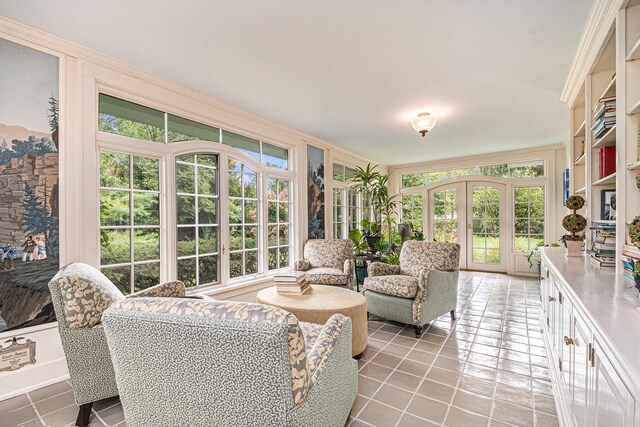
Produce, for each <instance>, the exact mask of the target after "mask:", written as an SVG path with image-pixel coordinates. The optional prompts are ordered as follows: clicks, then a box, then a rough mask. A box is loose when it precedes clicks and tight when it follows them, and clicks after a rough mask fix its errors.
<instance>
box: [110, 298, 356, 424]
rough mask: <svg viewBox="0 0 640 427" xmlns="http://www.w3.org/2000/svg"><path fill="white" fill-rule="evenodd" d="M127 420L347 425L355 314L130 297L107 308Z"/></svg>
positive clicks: (351, 395)
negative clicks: (307, 316)
mask: <svg viewBox="0 0 640 427" xmlns="http://www.w3.org/2000/svg"><path fill="white" fill-rule="evenodd" d="M103 318H104V328H105V332H106V336H107V342H108V344H109V348H110V349H111V356H112V358H113V366H114V369H115V375H116V381H117V383H118V390H120V399H121V401H122V406H123V408H124V416H125V421H126V423H127V425H128V426H130V427H136V426H157V427H162V426H179V425H180V426H182V425H191V426H204V425H207V426H240V425H242V426H311V425H313V426H341V425H344V424H345V422H346V421H347V418H348V416H349V412H350V410H351V407H352V405H353V402H354V400H355V397H356V393H357V382H358V372H357V371H358V369H357V363H356V361H355V360H353V359H352V357H351V319H350V318H348V317H345V316H343V315H341V314H335V315H333V316H332V317H331V318H330V319H329V320H328V321H327V322H326V323H325V324H324V325H314V324H308V323H303V322H298V319H297V318H296V317H295V316H294V315H293V314H291V313H289V312H287V311H285V310H282V309H280V308H277V307H272V306H269V305H263V304H252V303H246V302H234V301H215V300H208V301H195V300H191V301H190V300H185V299H176V298H163V299H158V298H137V299H127V300H122V301H120V302H117V303H116V304H114V305H112V306H111V307H110V308H109V309H108V310H107V311H106V312H105V313H104V316H103Z"/></svg>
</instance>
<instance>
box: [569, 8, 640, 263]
mask: <svg viewBox="0 0 640 427" xmlns="http://www.w3.org/2000/svg"><path fill="white" fill-rule="evenodd" d="M618 4H619V5H620V8H621V9H620V10H619V11H617V13H613V12H612V13H607V14H605V15H606V17H605V16H604V15H603V17H601V21H600V22H599V23H598V24H597V25H599V27H598V28H600V30H599V31H600V33H599V34H602V36H599V37H591V38H587V39H585V40H583V43H585V44H586V46H588V49H589V50H590V51H591V52H598V54H597V55H595V56H592V57H589V58H587V57H586V56H583V57H582V58H583V60H584V61H590V62H589V63H586V62H585V63H582V64H578V63H576V64H574V68H577V67H580V68H581V69H582V70H586V74H584V75H583V77H581V78H580V77H577V76H572V77H573V78H574V80H571V78H570V79H569V81H572V88H573V89H572V90H573V92H572V97H571V99H570V101H569V105H570V107H571V116H570V120H571V123H570V124H571V128H570V134H569V135H570V136H569V138H570V143H569V147H568V148H569V152H568V155H567V158H568V165H569V169H570V172H571V173H570V189H571V192H572V193H573V194H580V195H582V196H583V197H584V198H585V200H586V205H585V208H583V209H582V210H581V211H580V213H581V214H582V215H584V216H585V217H586V218H587V222H588V226H589V228H590V229H593V228H594V227H595V226H596V225H598V224H600V226H601V225H602V224H603V221H607V222H606V224H607V226H608V227H610V228H611V227H612V225H614V224H615V228H616V229H615V230H613V232H612V233H611V234H612V235H614V236H615V244H616V258H617V259H618V261H619V260H620V256H621V255H622V250H623V247H624V245H625V244H626V243H628V232H627V224H628V223H629V222H631V221H632V220H633V218H634V217H635V216H637V215H640V191H639V190H638V188H637V187H636V176H638V175H640V152H639V145H640V135H639V132H638V131H639V129H638V125H639V121H640V0H630V1H628V2H626V1H625V2H619V3H618ZM593 25H596V24H593ZM607 27H608V28H609V31H608V32H606V28H607ZM588 30H589V29H587V31H588ZM592 30H593V29H592ZM605 32H606V36H605V35H604V34H605ZM591 34H594V33H591ZM580 79H582V80H580ZM576 94H577V96H576ZM585 146H586V147H587V148H586V149H585V148H584V147H585ZM614 191H615V193H613V192H614ZM611 194H615V195H616V196H617V197H616V198H615V201H616V204H615V207H616V209H615V210H614V213H615V220H613V219H612V217H611V213H610V212H611V211H610V208H611V207H610V206H609V205H608V202H607V200H610V196H611ZM603 201H604V203H605V204H604V205H603ZM605 212H607V218H603V217H602V216H603V215H604V213H605ZM612 220H613V221H614V222H612ZM591 231H592V230H591ZM610 231H611V230H610ZM593 234H594V233H593V232H588V233H586V239H587V248H590V247H592V245H591V243H592V242H593V241H594V240H595V238H594V237H593ZM617 264H618V265H616V268H619V269H620V271H622V269H623V267H622V262H617Z"/></svg>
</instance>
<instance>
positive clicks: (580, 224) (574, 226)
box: [562, 196, 587, 257]
mask: <svg viewBox="0 0 640 427" xmlns="http://www.w3.org/2000/svg"><path fill="white" fill-rule="evenodd" d="M566 206H567V207H568V208H569V209H571V210H572V211H573V212H572V213H570V214H569V215H567V216H565V217H564V218H563V219H562V227H564V229H565V230H567V231H568V232H570V233H571V234H566V235H564V236H562V241H563V242H564V244H565V246H566V247H567V256H570V257H578V256H582V240H583V239H584V236H583V235H582V234H578V233H581V232H582V231H583V230H584V229H585V228H586V227H587V220H586V219H585V217H583V216H582V215H580V214H579V213H577V210H578V209H582V208H583V207H584V199H583V198H582V197H581V196H571V197H568V198H567V203H566Z"/></svg>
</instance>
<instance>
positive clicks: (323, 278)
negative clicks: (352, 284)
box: [306, 267, 350, 285]
mask: <svg viewBox="0 0 640 427" xmlns="http://www.w3.org/2000/svg"><path fill="white" fill-rule="evenodd" d="M349 277H350V276H349V275H347V274H345V273H344V271H342V270H339V269H337V268H329V267H319V268H312V269H310V270H307V274H306V278H307V280H309V283H313V284H317V285H344V284H346V283H347V282H348V281H349Z"/></svg>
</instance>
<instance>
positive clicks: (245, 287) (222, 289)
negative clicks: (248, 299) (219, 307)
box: [189, 268, 290, 299]
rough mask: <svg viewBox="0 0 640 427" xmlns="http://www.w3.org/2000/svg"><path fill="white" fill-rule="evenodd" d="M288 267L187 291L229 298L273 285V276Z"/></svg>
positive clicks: (194, 293)
mask: <svg viewBox="0 0 640 427" xmlns="http://www.w3.org/2000/svg"><path fill="white" fill-rule="evenodd" d="M288 269H290V268H283V269H280V270H272V271H269V272H268V273H264V274H261V275H260V276H259V277H252V278H250V279H243V280H240V281H233V282H231V283H230V284H229V285H227V286H220V285H212V286H210V287H206V288H202V289H198V291H197V292H193V293H189V295H206V296H210V297H216V296H217V297H221V298H222V299H224V298H231V297H235V296H238V295H242V294H246V293H249V292H252V291H258V290H260V289H264V288H266V287H268V286H271V285H273V276H275V275H276V274H278V273H281V272H282V271H286V270H288Z"/></svg>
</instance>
